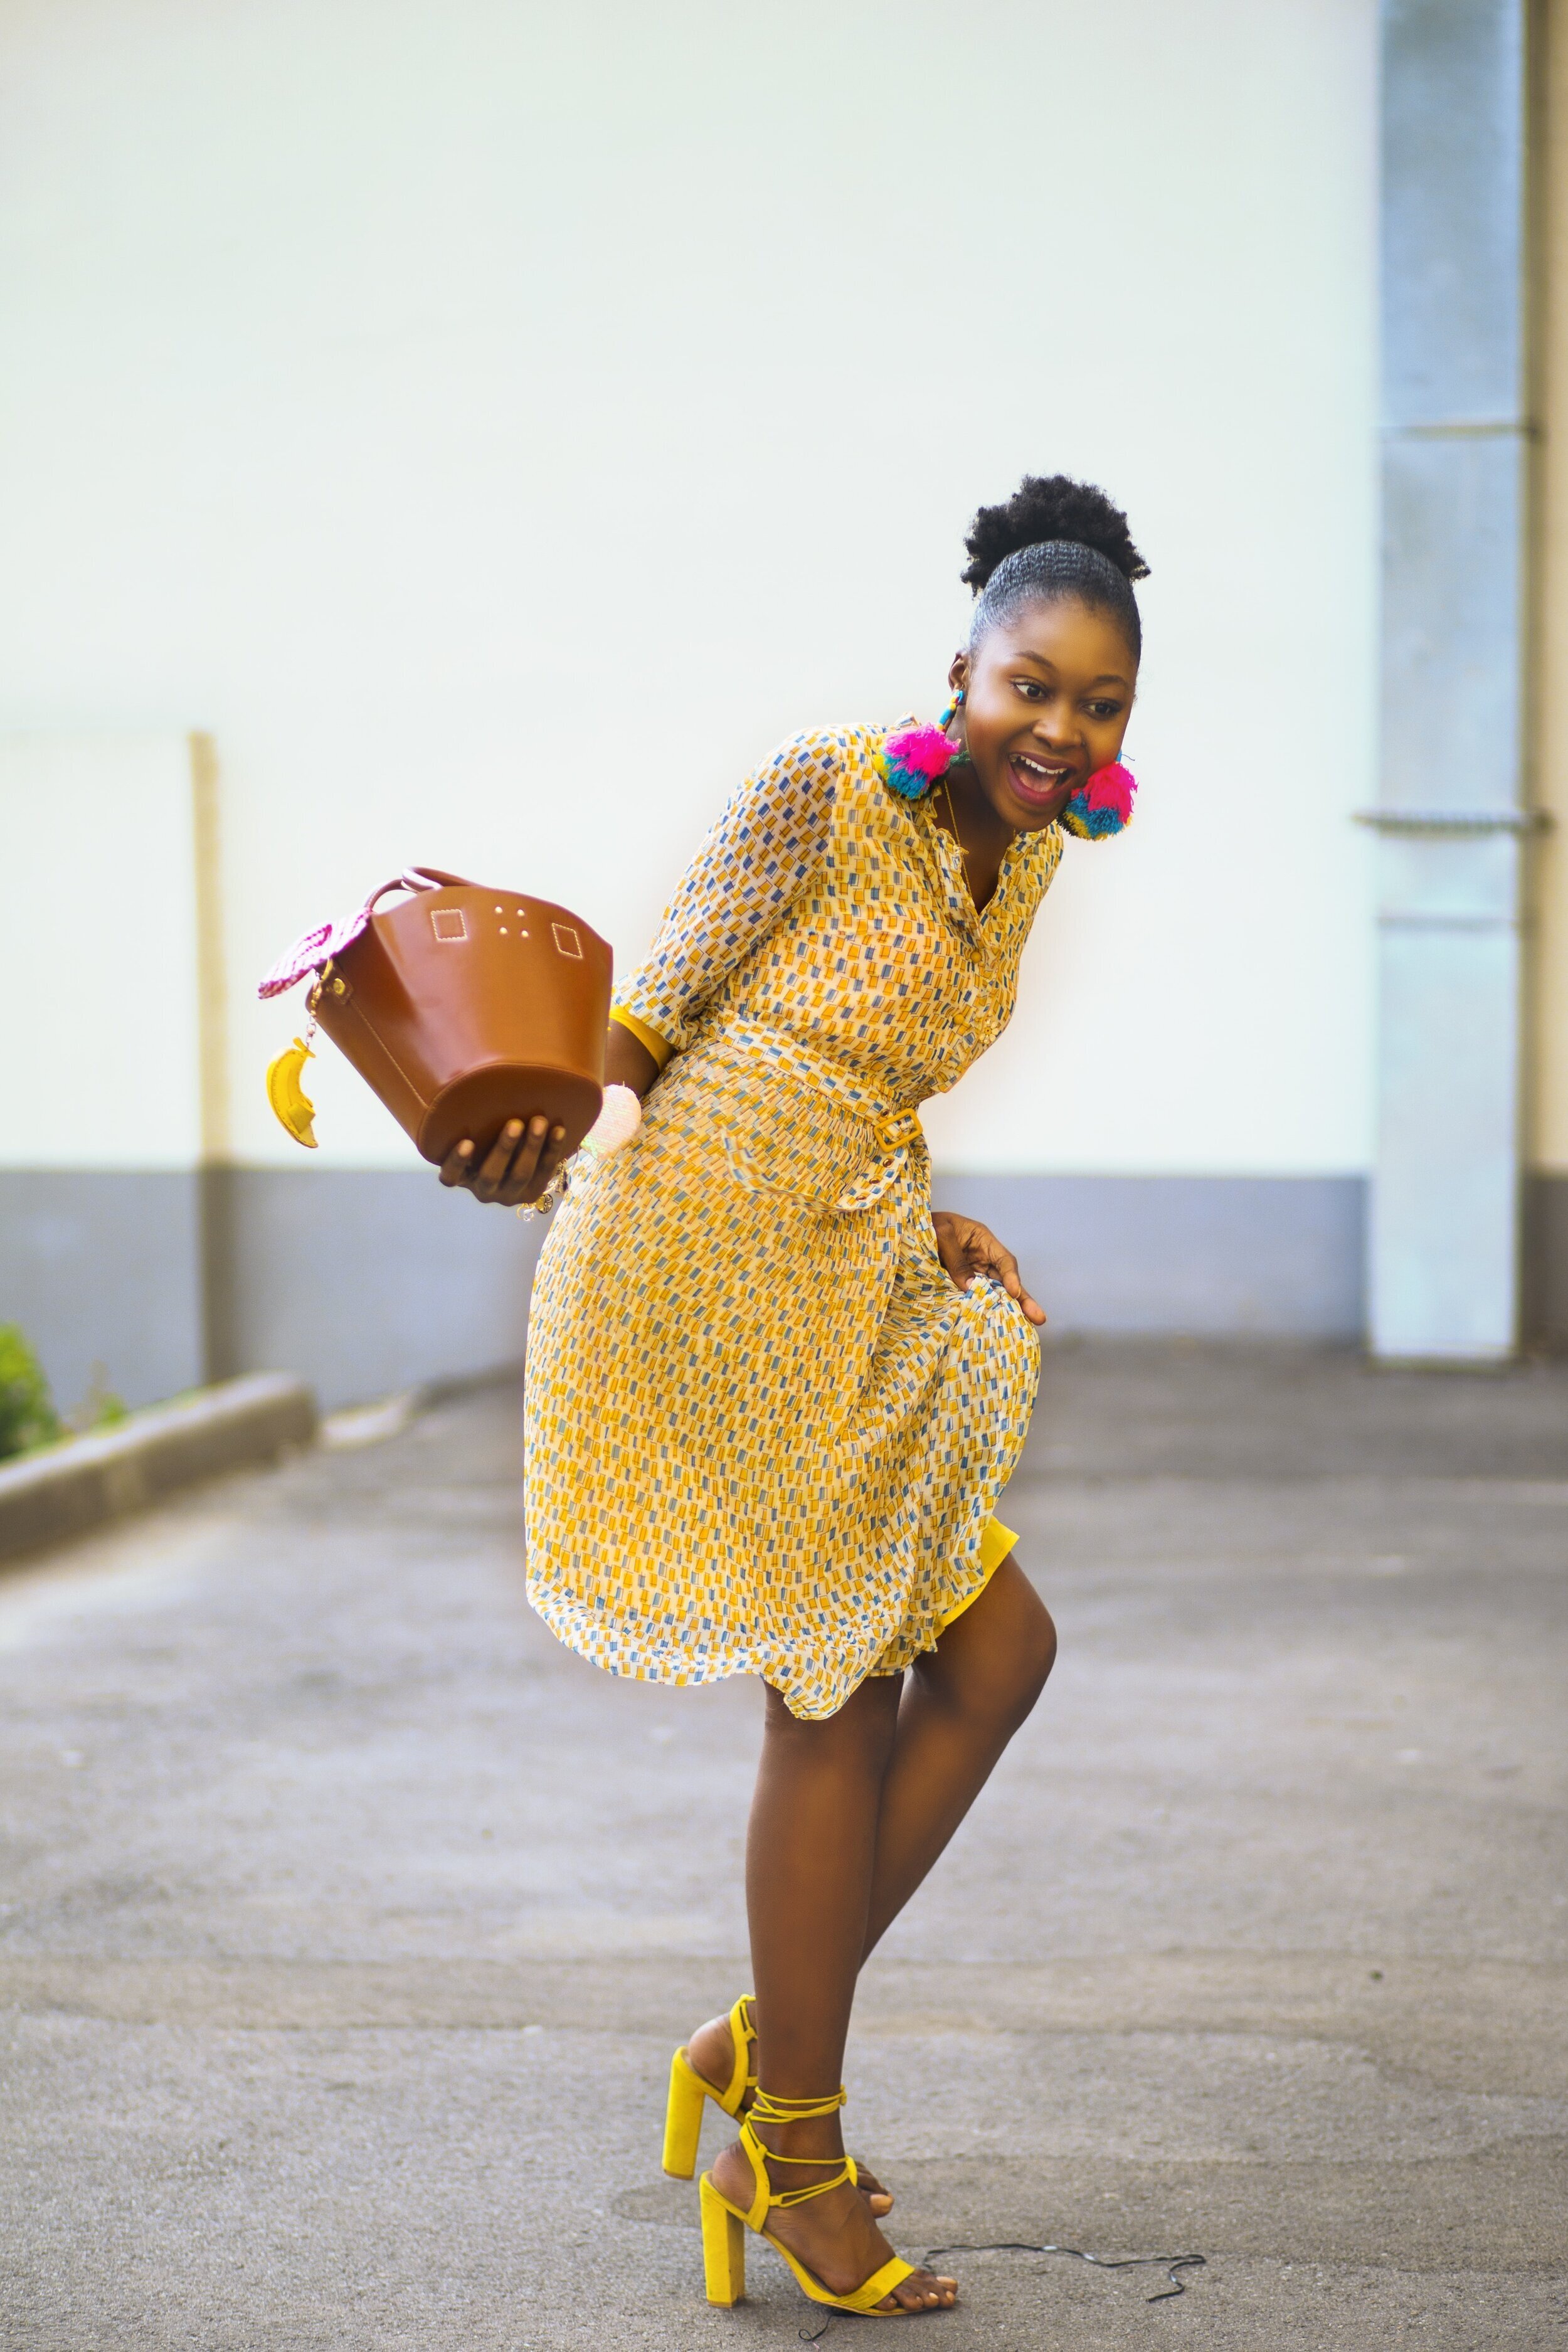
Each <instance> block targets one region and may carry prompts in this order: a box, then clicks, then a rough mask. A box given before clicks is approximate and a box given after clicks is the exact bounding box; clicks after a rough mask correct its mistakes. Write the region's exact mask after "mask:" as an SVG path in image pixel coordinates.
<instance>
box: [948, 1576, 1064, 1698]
mask: <svg viewBox="0 0 1568 2352" xmlns="http://www.w3.org/2000/svg"><path fill="white" fill-rule="evenodd" d="M955 1637H956V1638H955ZM1056 1658H1057V1629H1056V1623H1055V1621H1054V1620H1053V1618H1052V1616H1051V1612H1050V1611H1049V1610H1048V1609H1047V1607H1046V1604H1045V1602H1044V1601H1042V1600H1041V1599H1040V1596H1039V1594H1038V1593H1037V1591H1035V1588H1034V1586H1033V1585H1032V1584H1031V1583H1030V1582H1029V1580H1028V1578H1027V1577H1026V1575H1025V1574H1024V1572H1023V1570H1021V1569H1020V1568H1019V1567H1018V1566H1017V1564H1016V1561H1014V1560H1011V1559H1008V1560H1004V1562H1003V1563H1002V1566H1001V1567H1000V1568H999V1569H998V1570H996V1573H995V1576H994V1578H993V1579H992V1582H991V1584H990V1585H989V1586H988V1587H987V1589H986V1591H984V1593H982V1595H981V1597H980V1599H979V1600H978V1601H976V1602H975V1603H974V1605H973V1608H972V1609H970V1610H968V1611H966V1612H965V1613H964V1614H963V1616H962V1617H960V1618H959V1619H957V1621H956V1622H955V1623H954V1624H953V1626H952V1632H951V1633H948V1634H945V1635H944V1636H943V1638H942V1642H941V1643H939V1644H938V1647H937V1649H936V1651H935V1653H934V1654H933V1655H932V1656H931V1659H930V1660H929V1661H928V1660H922V1662H921V1664H922V1668H924V1669H925V1670H926V1673H927V1678H928V1680H929V1682H930V1684H931V1687H932V1689H933V1691H934V1692H935V1693H936V1694H937V1695H938V1696H941V1697H942V1698H943V1699H944V1700H945V1701H946V1703H947V1704H949V1705H950V1706H958V1707H959V1708H961V1709H962V1710H963V1712H964V1713H966V1714H971V1715H976V1716H983V1717H985V1718H986V1719H987V1720H989V1721H993V1722H995V1721H1001V1722H1003V1723H1005V1724H1006V1726H1007V1727H1008V1729H1009V1732H1012V1731H1016V1729H1017V1727H1018V1726H1019V1725H1020V1724H1021V1723H1022V1722H1024V1720H1025V1719H1026V1717H1027V1716H1028V1715H1029V1714H1030V1713H1031V1711H1032V1710H1033V1708H1034V1706H1035V1705H1036V1703H1037V1700H1038V1698H1039V1696H1040V1694H1041V1692H1042V1691H1043V1690H1044V1689H1045V1687H1046V1684H1047V1681H1048V1679H1049V1677H1050V1672H1051V1668H1052V1667H1053V1666H1054V1665H1055V1664H1056Z"/></svg>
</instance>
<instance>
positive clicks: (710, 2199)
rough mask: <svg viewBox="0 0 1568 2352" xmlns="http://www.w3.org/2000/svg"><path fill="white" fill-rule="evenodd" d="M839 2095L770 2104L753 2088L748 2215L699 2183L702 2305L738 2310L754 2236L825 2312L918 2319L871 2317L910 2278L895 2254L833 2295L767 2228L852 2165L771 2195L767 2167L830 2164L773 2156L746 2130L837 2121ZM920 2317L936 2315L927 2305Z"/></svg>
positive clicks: (852, 2176) (851, 2162)
mask: <svg viewBox="0 0 1568 2352" xmlns="http://www.w3.org/2000/svg"><path fill="white" fill-rule="evenodd" d="M844 2101H845V2093H844V2090H843V2088H842V2086H840V2088H839V2090H838V2091H837V2094H836V2095H835V2096H834V2097H832V2098H831V2099H774V2098H772V2097H770V2096H769V2095H768V2093H767V2092H766V2091H764V2090H762V2089H759V2090H758V2092H757V2095H756V2097H755V2098H754V2099H753V2100H752V2105H751V2110H750V2112H749V2114H747V2115H746V2116H744V2117H743V2118H742V2124H741V2145H742V2147H743V2148H744V2149H745V2151H746V2154H747V2156H748V2157H749V2158H751V2164H752V2175H753V2177H754V2179H755V2180H756V2195H755V2196H754V2197H753V2198H752V2203H751V2210H749V2211H746V2212H742V2210H741V2208H740V2206H739V2205H731V2202H730V2200H729V2199H728V2198H727V2197H726V2196H725V2195H724V2192H723V2190H722V2189H719V2188H718V2187H716V2186H715V2183H714V2179H713V2175H712V2174H711V2173H710V2172H705V2173H704V2174H703V2176H702V2179H701V2183H700V2194H701V2204H702V2270H703V2275H704V2278H705V2280H706V2283H707V2287H708V2300H709V2302H710V2303H716V2304H719V2305H722V2306H724V2307H725V2308H728V2307H729V2305H731V2304H736V2303H741V2302H742V2301H743V2300H744V2298H745V2293H746V2231H748V2230H754V2231H756V2233H757V2235H758V2237H759V2238H765V2239H766V2240H767V2242H768V2243H769V2245H770V2246H771V2247H772V2248H773V2252H774V2253H775V2254H779V2255H781V2256H782V2257H783V2259H784V2261H785V2262H786V2263H788V2264H789V2266H790V2269H791V2270H792V2271H793V2272H794V2273H795V2283H796V2284H797V2285H798V2286H799V2288H800V2290H801V2292H802V2294H807V2295H809V2296H810V2297H811V2300H812V2302H813V2303H823V2304H826V2305H827V2306H828V2308H829V2309H830V2310H833V2311H853V2312H857V2313H858V2314H860V2315H862V2316H864V2317H865V2318H868V2319H915V2318H918V2317H919V2316H920V2313H919V2312H917V2311H916V2310H914V2309H913V2308H911V2307H910V2306H909V2305H905V2304H901V2303H900V2304H895V2305H894V2306H893V2308H892V2310H891V2311H879V2310H878V2308H877V2305H879V2303H881V2302H883V2301H884V2300H885V2299H886V2298H887V2296H889V2294H891V2293H892V2291H893V2289H894V2288H895V2287H896V2286H897V2285H898V2284H899V2282H900V2279H907V2278H911V2277H912V2276H913V2275H914V2267H915V2266H914V2264H913V2263H906V2262H905V2261H903V2259H902V2258H901V2257H900V2255H898V2254H895V2255H894V2256H893V2258H892V2260H891V2261H890V2262H886V2263H883V2264H882V2266H881V2268H880V2269H879V2270H875V2271H873V2272H872V2273H871V2275H870V2277H869V2278H868V2279H866V2280H865V2281H863V2283H862V2284H860V2285H859V2286H858V2287H854V2288H852V2289H851V2290H850V2292H849V2293H848V2294H834V2293H833V2291H832V2289H831V2288H829V2287H826V2286H824V2285H823V2284H822V2281H821V2280H820V2279H819V2278H815V2277H814V2276H813V2275H812V2273H811V2272H810V2271H808V2270H807V2269H806V2267H805V2263H803V2262H801V2261H800V2259H799V2258H798V2256H796V2255H795V2254H792V2253H791V2252H790V2250H789V2248H788V2247H787V2246H786V2245H784V2243H783V2242H782V2241H781V2240H780V2239H778V2238H775V2237H774V2235H773V2231H771V2230H770V2229H769V2228H768V2227H767V2219H768V2215H769V2213H770V2212H773V2211H775V2210H779V2209H781V2208H783V2207H786V2206H790V2205H805V2203H807V2202H808V2200H810V2199H811V2198H813V2197H826V2194H827V2192H828V2190H829V2189H837V2188H839V2187H841V2186H842V2184H843V2183H844V2182H845V2181H846V2180H847V2181H849V2182H850V2183H851V2185H853V2184H854V2182H855V2181H856V2180H857V2179H858V2173H857V2171H856V2168H855V2159H854V2158H853V2157H852V2156H847V2157H845V2158H844V2159H843V2161H842V2163H841V2164H840V2165H839V2167H838V2168H837V2171H836V2172H834V2173H832V2174H830V2175H829V2177H828V2178H827V2179H826V2180H815V2181H813V2182H812V2184H811V2187H810V2188H809V2189H781V2190H780V2191H779V2192H778V2194H777V2195H775V2194H774V2192H773V2183H772V2181H771V2180H770V2179H768V2166H769V2164H770V2163H772V2164H823V2163H830V2162H831V2161H832V2159H831V2158H824V2157H812V2156H775V2155H774V2153H773V2149H772V2148H767V2147H763V2143H762V2141H761V2140H760V2139H759V2138H758V2137H757V2135H756V2132H755V2130H754V2129H753V2126H754V2125H756V2124H798V2123H805V2121H806V2120H807V2119H808V2118H809V2117H810V2116H832V2115H837V2112H838V2110H839V2108H840V2107H841V2106H842V2105H844ZM923 2308H924V2309H925V2310H928V2311H933V2310H941V2309H942V2308H944V2306H943V2305H938V2304H928V2305H924V2306H923Z"/></svg>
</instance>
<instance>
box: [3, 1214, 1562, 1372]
mask: <svg viewBox="0 0 1568 2352" xmlns="http://www.w3.org/2000/svg"><path fill="white" fill-rule="evenodd" d="M934 1191H935V1197H936V1199H937V1201H938V1202H939V1204H940V1205H942V1206H943V1207H947V1208H954V1209H964V1210H967V1211H968V1212H969V1213H970V1214H971V1215H972V1216H976V1217H980V1218H983V1219H984V1222H985V1223H987V1224H988V1225H991V1226H993V1227H994V1229H995V1231H996V1232H997V1233H999V1234H1001V1235H1002V1237H1003V1239H1004V1240H1005V1242H1006V1243H1007V1244H1008V1245H1009V1247H1011V1248H1013V1249H1015V1250H1016V1252H1017V1254H1018V1256H1019V1258H1020V1259H1021V1261H1022V1263H1023V1265H1024V1269H1025V1273H1026V1276H1027V1279H1028V1281H1029V1283H1030V1285H1031V1286H1032V1287H1033V1288H1035V1289H1036V1290H1037V1292H1038V1294H1039V1296H1040V1297H1041V1299H1042V1301H1043V1302H1044V1304H1045V1306H1046V1307H1047V1311H1048V1313H1049V1315H1050V1318H1051V1323H1052V1327H1053V1328H1054V1329H1056V1330H1058V1331H1127V1332H1134V1331H1151V1332H1162V1331H1163V1332H1191V1333H1193V1334H1194V1335H1200V1336H1201V1335H1209V1336H1213V1337H1219V1338H1223V1337H1225V1336H1226V1335H1229V1334H1234V1335H1238V1336H1239V1335H1247V1334H1250V1335H1255V1336H1260V1337H1273V1338H1279V1339H1324V1340H1339V1341H1352V1342H1353V1341H1357V1340H1359V1339H1360V1338H1361V1336H1362V1332H1363V1316H1364V1285H1363V1259H1364V1250H1365V1241H1364V1228H1365V1221H1366V1192H1367V1188H1366V1184H1365V1181H1364V1180H1363V1178H1361V1177H1359V1176H1327V1177H1268V1176H1206V1177H1205V1176H963V1175H939V1176H938V1177H937V1179H936V1181H935V1186H934ZM542 1238H543V1228H542V1226H540V1225H537V1224H533V1223H522V1222H521V1221H520V1220H519V1219H517V1218H515V1217H511V1216H509V1215H507V1214H506V1213H505V1212H504V1211H502V1210H498V1209H484V1208H480V1207H479V1204H478V1203H477V1202H473V1201H469V1200H467V1199H464V1198H462V1197H460V1196H458V1195H455V1194H452V1193H448V1192H442V1190H441V1188H440V1186H439V1185H438V1184H437V1181H436V1179H435V1176H434V1174H433V1173H432V1174H430V1175H426V1174H425V1173H423V1172H422V1171H419V1170H408V1171H404V1170H388V1171H383V1170H363V1169H320V1170H317V1169H305V1170H294V1169H260V1168H229V1169H216V1170H212V1171H208V1173H207V1174H206V1176H205V1178H203V1179H200V1180H198V1179H196V1178H195V1177H190V1176H177V1175H150V1174H121V1175H110V1174H100V1173H90V1172H85V1171H66V1172H64V1173H56V1174H50V1173H47V1172H43V1171H36V1170H29V1171H16V1170H12V1171H0V1320H6V1321H13V1320H14V1321H16V1322H19V1323H20V1324H21V1325H22V1326H23V1328H25V1329H26V1331H27V1332H28V1333H29V1335H30V1336H31V1337H32V1338H33V1339H34V1340H35V1342H36V1343H37V1346H38V1348H39V1350H40V1353H41V1354H42V1356H43V1359H44V1362H45V1365H46V1367H47V1370H48V1372H49V1375H50V1378H51V1380H52V1381H53V1383H54V1386H55V1392H56V1396H57V1399H58V1402H60V1403H61V1404H62V1405H63V1406H64V1407H66V1408H67V1409H68V1408H69V1407H71V1406H72V1405H74V1404H75V1403H76V1402H78V1401H79V1399H80V1397H81V1396H82V1395H83V1393H84V1392H85V1391H86V1389H87V1386H88V1383H89V1379H90V1377H91V1375H92V1370H93V1367H94V1365H95V1364H101V1365H102V1366H103V1368H104V1370H105V1373H106V1376H107V1379H108V1382H109V1384H110V1386H111V1387H113V1388H115V1389H116V1390H118V1391H119V1392H120V1393H121V1395H123V1396H124V1397H125V1398H126V1400H127V1402H130V1403H132V1404H142V1403H147V1402H153V1401H154V1400H156V1399H158V1398H160V1397H165V1396H170V1395H173V1394H174V1393H175V1392H176V1391H179V1390H181V1389H185V1388H191V1387H194V1386H195V1385H196V1384H197V1383H198V1382H199V1381H203V1380H214V1379H222V1378H226V1377H229V1376H231V1375H234V1374H236V1373H239V1372H246V1371H254V1370H281V1371H289V1372H295V1373H298V1374H299V1375H300V1377H301V1378H302V1379H304V1380H307V1381H310V1384H311V1385H312V1386H313V1387H314V1388H315V1389H316V1391H317V1392H318V1394H319V1395H320V1397H321V1402H322V1403H323V1404H324V1405H325V1406H327V1407H328V1408H329V1409H330V1408H331V1407H332V1406H335V1405H339V1404H346V1403H353V1402H359V1401H361V1400H363V1399H365V1398H369V1397H374V1396H384V1395H386V1394H388V1393H389V1392H390V1391H394V1390H397V1389H405V1388H414V1387H417V1386H418V1385H419V1384H420V1383H421V1382H424V1381H438V1380H445V1379H460V1378H462V1377H464V1376H466V1375H468V1374H471V1373H475V1372H480V1371H484V1370H489V1369H491V1368H495V1367H499V1366H501V1365H504V1364H509V1363H515V1362H516V1361H517V1360H518V1359H519V1358H520V1357H521V1353H522V1346H523V1338H524V1333H525V1329H526V1326H527V1313H528V1289H529V1284H530V1282H531V1277H532V1272H533V1265H534V1261H535V1259H536V1257H537V1255H538V1253H539V1244H540V1243H541V1241H542ZM204 1252H205V1265H206V1266H207V1269H208V1275H207V1284H206V1312H205V1327H204V1317H203V1312H202V1297H201V1291H202V1286H201V1284H200V1282H199V1281H198V1273H197V1270H198V1267H199V1266H200V1265H202V1263H203V1256H204ZM1524 1297H1525V1309H1526V1331H1527V1336H1528V1338H1529V1340H1530V1342H1531V1344H1533V1345H1535V1346H1538V1347H1540V1346H1547V1347H1552V1348H1556V1349H1568V1175H1565V1176H1537V1177H1535V1178H1533V1179H1531V1182H1530V1185H1529V1187H1528V1189H1527V1193H1526V1202H1525V1280H1524Z"/></svg>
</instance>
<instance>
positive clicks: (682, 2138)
mask: <svg viewBox="0 0 1568 2352" xmlns="http://www.w3.org/2000/svg"><path fill="white" fill-rule="evenodd" d="M708 2094H709V2085H708V2084H706V2083H705V2082H704V2081H703V2079H702V2077H701V2075H700V2074H698V2072H697V2071H696V2069H695V2067H694V2066H693V2065H692V2063H691V2062H690V2060H689V2058H688V2057H687V2055H686V2053H685V2051H684V2050H678V2051H677V2052H676V2053H675V2055H674V2057H673V2058H672V2059H671V2060H670V2062H669V2097H668V2101H667V2102H666V2105H665V2110H664V2168H665V2170H666V2172H668V2173H669V2174H671V2175H672V2177H673V2178H674V2179H677V2180H689V2179H690V2178H691V2176H692V2174H693V2173H694V2172H695V2171H696V2169H697V2148H698V2143H699V2142H700V2139H701V2137H702V2103H703V2101H704V2100H705V2099H706V2098H707V2096H708Z"/></svg>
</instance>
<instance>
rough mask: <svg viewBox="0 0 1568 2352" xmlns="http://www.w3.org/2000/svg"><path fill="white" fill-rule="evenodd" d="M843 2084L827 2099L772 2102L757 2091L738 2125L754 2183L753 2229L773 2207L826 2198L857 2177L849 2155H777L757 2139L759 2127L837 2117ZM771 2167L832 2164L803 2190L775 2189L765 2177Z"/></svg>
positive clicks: (844, 2096)
mask: <svg viewBox="0 0 1568 2352" xmlns="http://www.w3.org/2000/svg"><path fill="white" fill-rule="evenodd" d="M847 2097H848V2093H847V2091H846V2090H845V2088H844V2085H843V2084H842V2083H840V2084H839V2085H838V2088H837V2091H836V2092H835V2093H834V2095H833V2096H832V2097H831V2098H829V2099H775V2098H774V2097H773V2095H772V2093H771V2092H768V2091H759V2092H758V2093H757V2095H756V2097H755V2098H754V2099H753V2100H752V2106H751V2112H750V2114H749V2115H747V2116H744V2117H743V2118H742V2124H741V2145H742V2147H743V2148H744V2149H745V2151H746V2154H747V2155H748V2156H749V2157H750V2158H751V2161H752V2174H753V2175H754V2177H755V2179H756V2184H757V2193H756V2196H755V2198H754V2199H753V2200H752V2210H751V2212H750V2213H749V2214H748V2216H747V2220H748V2221H749V2223H750V2225H751V2227H752V2229H753V2230H760V2229H761V2228H762V2226H763V2221H765V2220H766V2218H767V2215H768V2211H769V2209H770V2208H772V2207H776V2206H790V2205H805V2204H806V2203H807V2202H808V2201H809V2200H811V2199H812V2198H813V2197H826V2194H827V2192H828V2190H829V2189H838V2188H841V2187H842V2185H843V2183H844V2182H845V2181H846V2180H847V2181H850V2182H851V2183H852V2182H854V2180H855V2179H857V2178H858V2175H857V2172H856V2168H855V2159H854V2158H853V2157H852V2156H843V2157H832V2156H780V2155H779V2153H778V2151H777V2150H776V2149H775V2148H771V2147H767V2146H765V2145H764V2143H763V2141H762V2140H760V2139H759V2138H758V2137H757V2135H756V2130H755V2126H756V2125H758V2124H799V2123H805V2122H806V2121H808V2120H809V2118H810V2117H812V2116H836V2115H837V2113H838V2110H839V2108H840V2107H841V2106H843V2105H844V2104H845V2102H846V2100H847ZM770 2164H800V2165H816V2166H822V2165H825V2164H826V2165H831V2166H832V2168H833V2169H832V2170H831V2171H830V2172H829V2174H828V2176H827V2178H826V2180H813V2181H810V2182H808V2183H807V2185H806V2186H805V2188H804V2189H778V2190H775V2189H774V2188H773V2182H772V2180H771V2179H769V2177H768V2167H769V2165H770Z"/></svg>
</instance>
